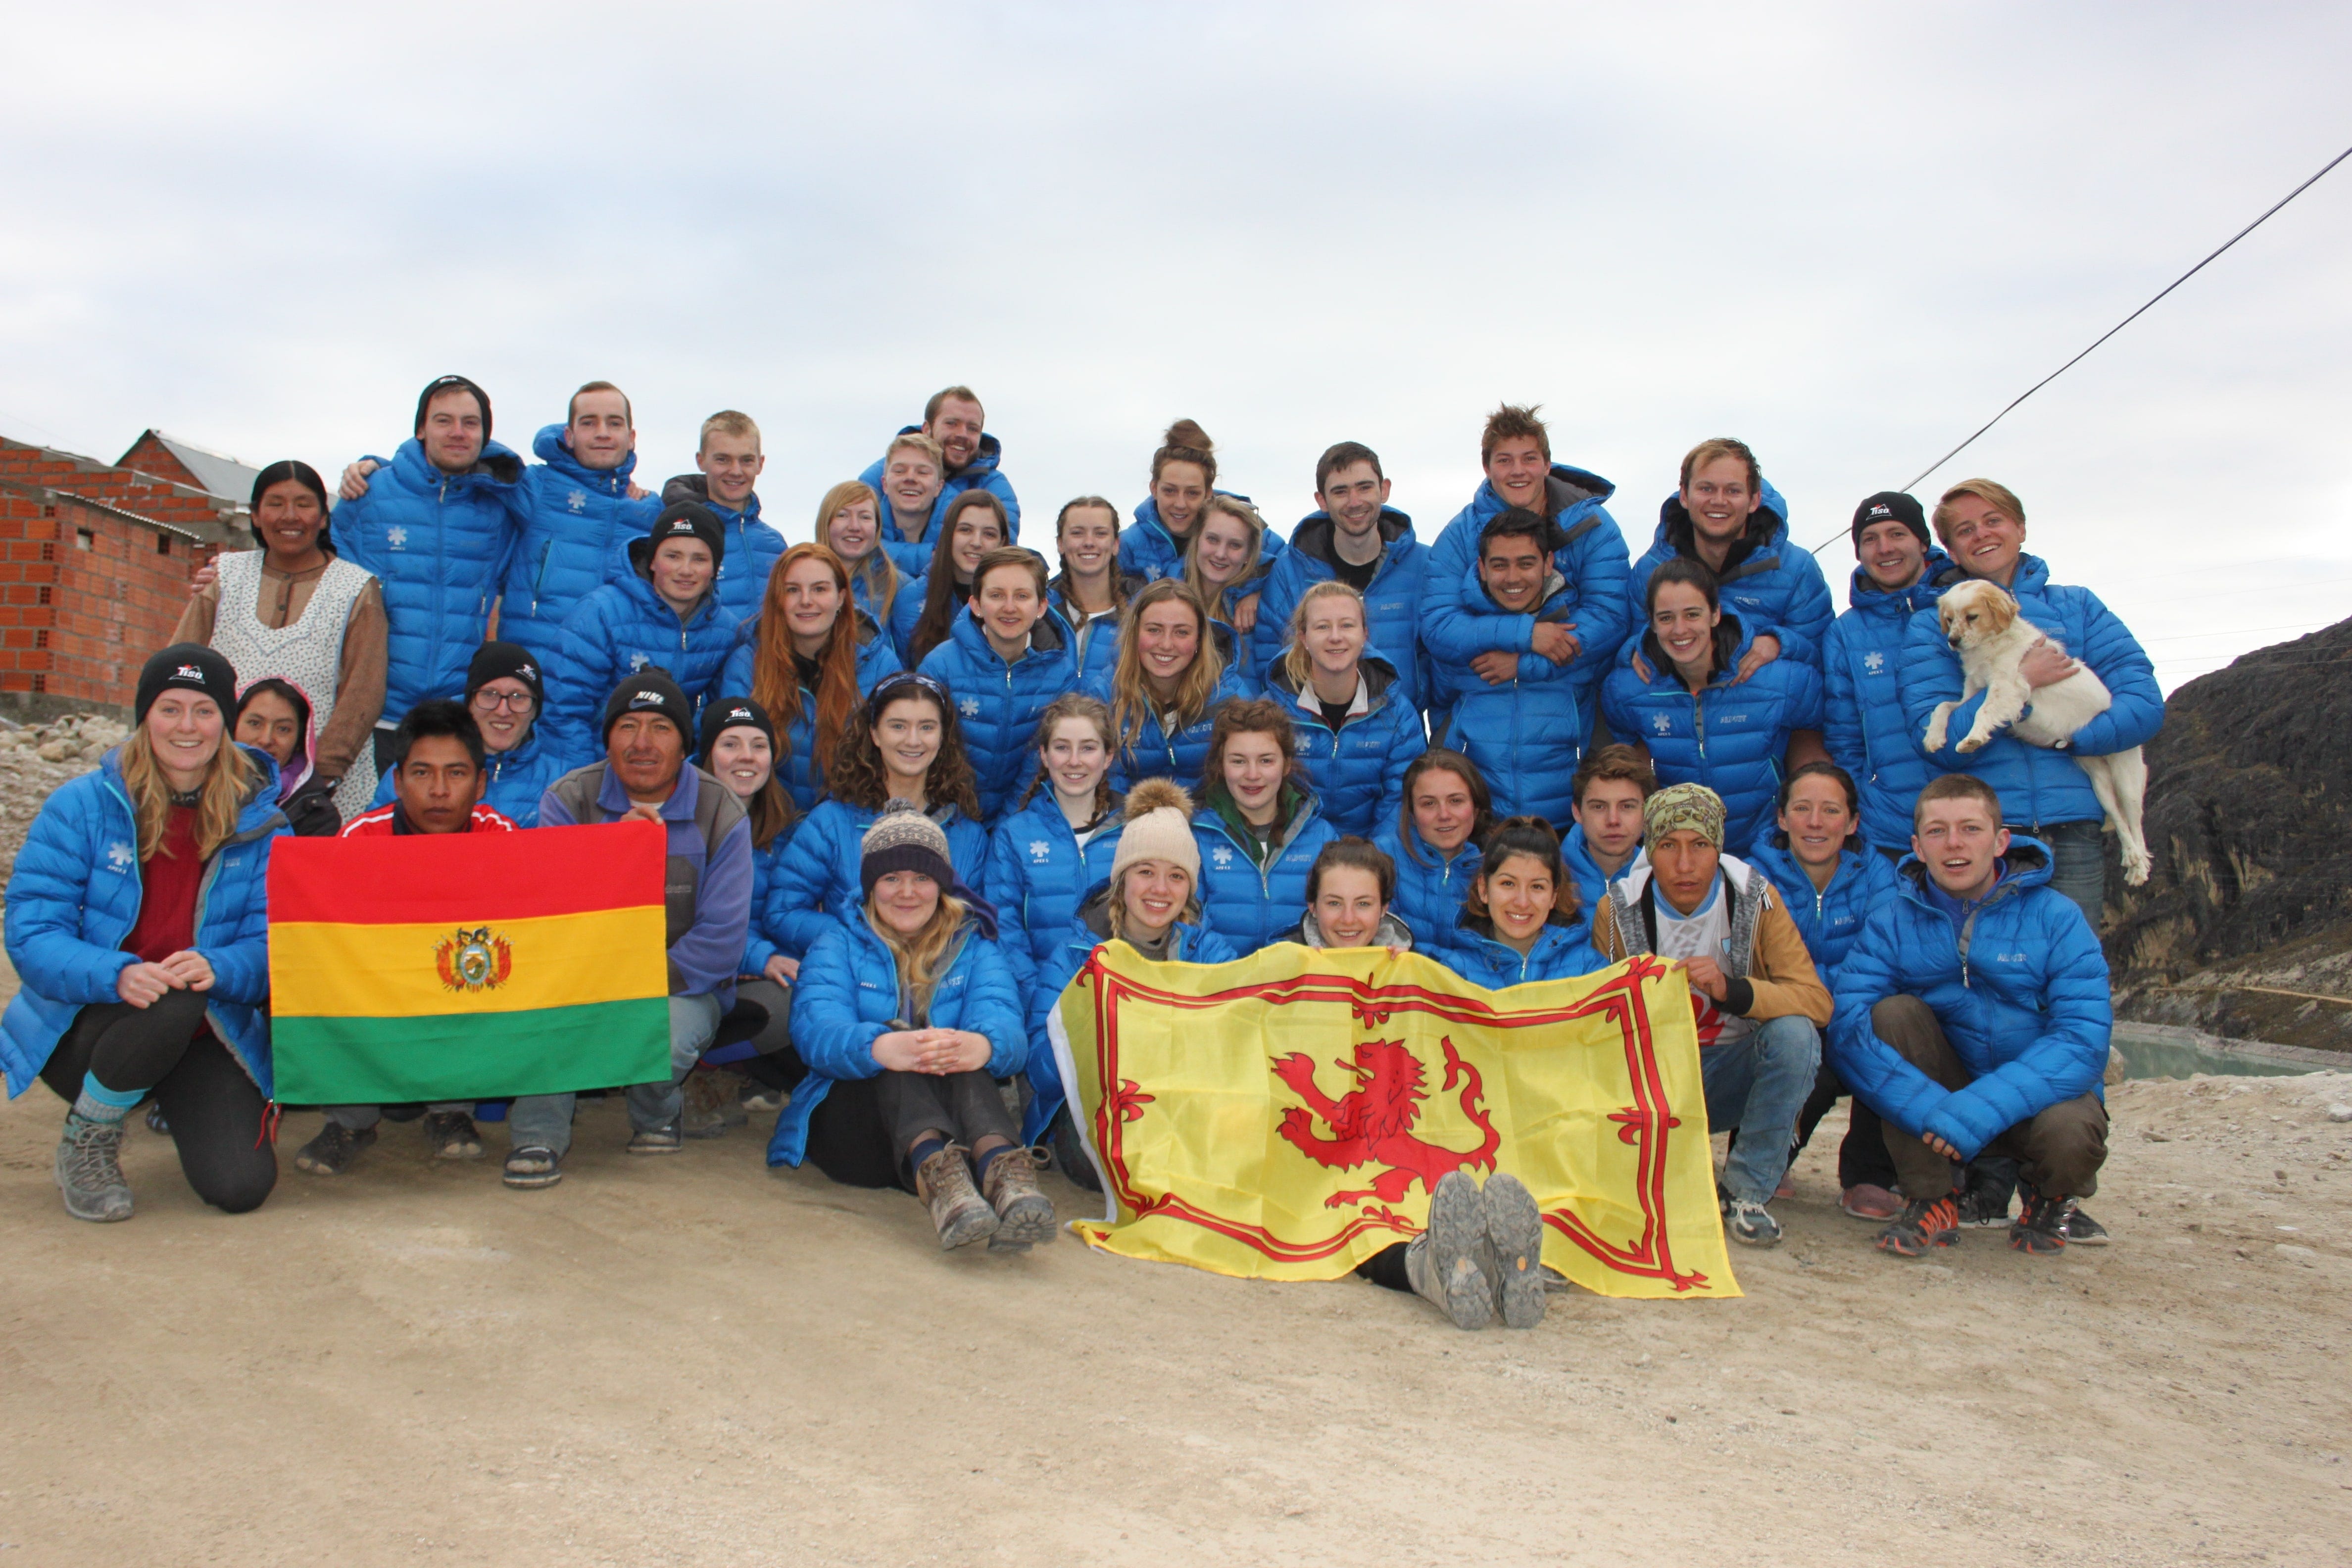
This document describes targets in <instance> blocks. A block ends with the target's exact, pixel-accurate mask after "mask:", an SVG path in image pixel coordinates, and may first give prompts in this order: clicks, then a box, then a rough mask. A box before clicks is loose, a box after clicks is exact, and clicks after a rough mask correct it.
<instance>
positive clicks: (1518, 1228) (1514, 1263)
mask: <svg viewBox="0 0 2352 1568" xmlns="http://www.w3.org/2000/svg"><path fill="white" fill-rule="evenodd" d="M1478 1201H1479V1205H1480V1207H1482V1208H1483V1209H1484V1210H1485V1211H1486V1243H1487V1246H1488V1247H1490V1248H1491V1249H1492V1250H1493V1254H1494V1264H1495V1273H1494V1277H1493V1284H1494V1287H1495V1316H1496V1317H1498V1318H1500V1319H1502V1320H1503V1326H1504V1327H1505V1328H1507V1329H1532V1328H1534V1327H1535V1326H1536V1325H1537V1324H1538V1323H1540V1322H1542V1321H1543V1315H1544V1280H1543V1211H1542V1210H1541V1209H1538V1207H1537V1206H1536V1200H1535V1195H1534V1194H1531V1193H1529V1192H1528V1189H1527V1187H1526V1185H1525V1184H1523V1183H1521V1182H1520V1180H1519V1179H1518V1178H1517V1176H1513V1175H1509V1174H1507V1173H1503V1172H1501V1171H1497V1172H1496V1173H1494V1174H1493V1175H1491V1176H1489V1177H1487V1178H1486V1190H1485V1191H1483V1192H1481V1193H1480V1194H1478Z"/></svg>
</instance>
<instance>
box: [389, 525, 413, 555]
mask: <svg viewBox="0 0 2352 1568" xmlns="http://www.w3.org/2000/svg"><path fill="white" fill-rule="evenodd" d="M383 542H384V547H385V548H386V549H389V550H405V549H407V548H408V530H406V529H404V528H400V527H396V526H395V527H393V528H387V529H385V530H384V531H383Z"/></svg>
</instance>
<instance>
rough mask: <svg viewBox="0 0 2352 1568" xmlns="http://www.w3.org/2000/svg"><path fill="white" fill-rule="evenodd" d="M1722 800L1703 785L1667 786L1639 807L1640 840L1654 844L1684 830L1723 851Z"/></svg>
mask: <svg viewBox="0 0 2352 1568" xmlns="http://www.w3.org/2000/svg"><path fill="white" fill-rule="evenodd" d="M1723 816H1724V812H1723V797H1722V796H1721V795H1717V794H1716V793H1715V792H1714V791H1713V790H1711V789H1709V788H1707V787H1706V785H1705V784H1668V785H1667V786H1666V787H1665V788H1664V789H1662V790H1660V791H1658V792H1657V793H1656V794H1655V795H1652V796H1651V797H1650V798H1649V799H1647V800H1645V801H1643V803H1642V836H1643V838H1644V839H1645V840H1646V841H1648V842H1649V843H1651V844H1655V843H1657V842H1658V841H1659V840H1661V839H1663V838H1664V837H1665V836H1666V835H1667V834H1669V833H1678V832H1681V831H1683V830H1685V829H1687V830H1689V831H1690V832H1693V833H1696V834H1697V835H1698V836H1699V837H1701V838H1704V839H1706V841H1707V842H1708V843H1709V844H1712V845H1714V846H1715V847H1717V849H1721V848H1722V847H1723Z"/></svg>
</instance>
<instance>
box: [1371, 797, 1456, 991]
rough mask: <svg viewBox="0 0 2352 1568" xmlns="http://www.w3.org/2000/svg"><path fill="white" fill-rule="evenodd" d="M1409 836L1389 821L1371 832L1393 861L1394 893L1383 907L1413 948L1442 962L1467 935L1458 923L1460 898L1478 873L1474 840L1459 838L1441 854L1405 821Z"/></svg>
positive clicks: (1383, 851)
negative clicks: (1453, 847)
mask: <svg viewBox="0 0 2352 1568" xmlns="http://www.w3.org/2000/svg"><path fill="white" fill-rule="evenodd" d="M1405 832H1406V833H1408V834H1410V835H1411V836H1412V837H1411V840H1410V842H1408V841H1407V840H1405V839H1402V838H1400V837H1398V836H1397V826H1396V824H1395V823H1393V822H1391V823H1390V824H1389V825H1388V826H1386V827H1384V828H1382V829H1381V831H1380V832H1379V833H1377V834H1375V835H1374V836H1373V837H1372V842H1373V843H1374V844H1375V845H1377V846H1379V847H1380V849H1381V852H1382V853H1383V854H1385V855H1387V856H1388V858H1390V859H1391V860H1393V861H1395V862H1396V897H1395V898H1393V899H1391V900H1389V912H1390V913H1391V914H1393V915H1395V916H1397V917H1398V918H1400V919H1401V920H1402V921H1404V923H1405V925H1406V926H1407V928H1409V929H1410V930H1411V931H1412V945H1413V951H1414V952H1425V953H1427V954H1428V955H1429V956H1430V957H1432V958H1433V959H1436V960H1437V961H1438V962H1439V963H1445V962H1446V961H1447V959H1448V956H1449V955H1450V954H1451V952H1453V950H1454V949H1455V948H1457V947H1460V946H1461V945H1462V944H1463V942H1465V940H1467V938H1468V935H1469V933H1468V932H1467V931H1464V930H1463V929H1462V900H1464V899H1465V898H1467V897H1468V896H1469V893H1470V883H1471V881H1472V880H1473V879H1475V878H1476V876H1477V875H1478V867H1479V863H1480V862H1479V858H1478V846H1477V845H1476V844H1475V843H1465V844H1464V845H1463V846H1462V847H1461V848H1459V849H1456V850H1455V851H1454V858H1452V859H1451V860H1449V859H1447V858H1445V857H1444V856H1443V855H1441V854H1439V853H1438V852H1437V851H1436V850H1435V849H1433V848H1432V847H1430V845H1429V842H1428V840H1426V839H1424V838H1423V837H1422V836H1421V830H1420V829H1419V828H1417V827H1413V826H1410V825H1408V826H1406V828H1405Z"/></svg>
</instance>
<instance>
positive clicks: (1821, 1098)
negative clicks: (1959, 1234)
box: [1796, 1063, 1895, 1188]
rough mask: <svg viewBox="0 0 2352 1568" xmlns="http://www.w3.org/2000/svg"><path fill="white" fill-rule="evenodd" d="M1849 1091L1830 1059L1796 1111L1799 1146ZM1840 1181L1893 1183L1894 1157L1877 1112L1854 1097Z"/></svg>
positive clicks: (1852, 1184) (1842, 1149)
mask: <svg viewBox="0 0 2352 1568" xmlns="http://www.w3.org/2000/svg"><path fill="white" fill-rule="evenodd" d="M1845 1093H1846V1087H1845V1084H1844V1083H1843V1080H1841V1079H1839V1078H1838V1075H1837V1072H1836V1069H1834V1068H1832V1067H1830V1066H1829V1065H1828V1064H1827V1063H1823V1064H1822V1070H1821V1075H1820V1076H1819V1077H1817V1078H1815V1079H1813V1092H1812V1094H1811V1096H1810V1097H1809V1098H1808V1099H1807V1100H1805V1108H1804V1109H1803V1110H1801V1111H1799V1112H1798V1113H1797V1142H1796V1147H1797V1148H1799V1149H1802V1148H1803V1147H1804V1146H1805V1144H1806V1142H1808V1141H1809V1140H1811V1137H1812V1135H1813V1129H1814V1128H1816V1127H1818V1126H1820V1125H1821V1124H1822V1117H1824V1116H1827V1115H1828V1114H1829V1113H1830V1107H1832V1106H1833V1105H1835V1104H1836V1103H1837V1102H1838V1100H1840V1099H1841V1098H1843V1096H1844V1094H1845ZM1838 1185H1839V1187H1841V1188H1847V1187H1860V1186H1872V1187H1890V1188H1891V1187H1893V1186H1894V1185H1895V1161H1894V1159H1893V1157H1892V1156H1890V1155H1889V1154H1888V1153H1887V1152H1886V1140H1885V1136H1884V1134H1883V1132H1882V1131H1881V1126H1880V1122H1879V1120H1878V1112H1876V1111H1875V1110H1871V1109H1870V1107H1869V1106H1867V1105H1864V1103H1863V1102H1862V1099H1861V1097H1860V1096H1858V1095H1857V1096H1855V1097H1854V1101H1853V1113H1852V1114H1851V1115H1850V1116H1849V1117H1848V1118H1847V1120H1846V1125H1845V1141H1844V1142H1842V1143H1840V1144H1839V1145H1838Z"/></svg>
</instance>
